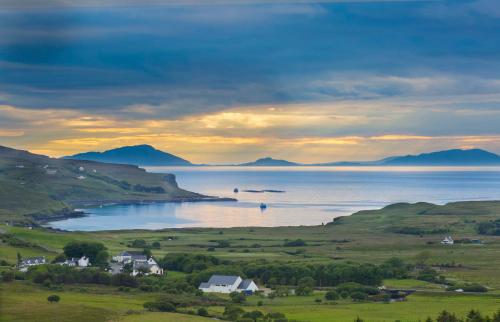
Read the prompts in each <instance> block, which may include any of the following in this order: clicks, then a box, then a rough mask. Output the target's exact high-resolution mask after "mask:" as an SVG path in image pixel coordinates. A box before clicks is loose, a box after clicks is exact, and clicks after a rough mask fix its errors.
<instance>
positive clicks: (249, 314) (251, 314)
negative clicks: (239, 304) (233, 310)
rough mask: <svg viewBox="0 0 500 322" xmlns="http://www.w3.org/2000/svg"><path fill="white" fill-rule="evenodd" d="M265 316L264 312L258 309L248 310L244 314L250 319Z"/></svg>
mask: <svg viewBox="0 0 500 322" xmlns="http://www.w3.org/2000/svg"><path fill="white" fill-rule="evenodd" d="M263 316H264V314H262V312H261V311H257V310H254V311H251V312H246V313H244V314H243V318H247V319H250V321H252V322H253V321H257V320H258V319H260V318H262V317H263Z"/></svg>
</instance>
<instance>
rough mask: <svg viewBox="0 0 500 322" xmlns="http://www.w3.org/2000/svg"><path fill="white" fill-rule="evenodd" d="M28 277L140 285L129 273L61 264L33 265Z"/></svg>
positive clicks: (44, 280) (46, 280)
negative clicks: (114, 272)
mask: <svg viewBox="0 0 500 322" xmlns="http://www.w3.org/2000/svg"><path fill="white" fill-rule="evenodd" d="M26 277H27V278H28V279H30V280H32V281H33V282H34V283H37V284H44V285H46V286H49V285H52V284H104V285H115V286H126V287H138V286H139V281H138V280H137V279H136V278H134V277H132V276H130V275H129V274H116V275H110V274H109V273H106V272H104V271H102V270H100V269H97V268H89V269H83V270H82V269H76V268H73V267H68V266H61V265H39V266H33V267H31V268H30V269H29V270H28V272H27V274H26Z"/></svg>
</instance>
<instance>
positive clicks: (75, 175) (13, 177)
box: [0, 146, 234, 221]
mask: <svg viewBox="0 0 500 322" xmlns="http://www.w3.org/2000/svg"><path fill="white" fill-rule="evenodd" d="M222 200H234V199H219V198H215V197H209V196H204V195H201V194H197V193H194V192H190V191H186V190H183V189H181V188H179V187H178V185H177V182H176V180H175V176H174V175H172V174H160V173H148V172H146V171H145V170H144V169H141V168H139V167H138V166H133V165H123V164H111V163H101V162H94V161H83V160H71V159H55V158H49V157H47V156H43V155H37V154H32V153H29V152H27V151H21V150H15V149H11V148H7V147H1V146H0V218H2V219H6V220H28V221H29V220H35V221H50V220H52V219H64V218H71V217H74V216H81V215H82V214H81V213H78V212H76V213H75V211H74V209H75V207H85V206H98V205H102V204H109V203H120V204H122V203H148V202H184V201H222Z"/></svg>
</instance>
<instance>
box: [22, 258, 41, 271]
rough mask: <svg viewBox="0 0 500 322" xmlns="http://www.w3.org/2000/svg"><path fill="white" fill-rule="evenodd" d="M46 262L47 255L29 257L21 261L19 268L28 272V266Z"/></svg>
mask: <svg viewBox="0 0 500 322" xmlns="http://www.w3.org/2000/svg"><path fill="white" fill-rule="evenodd" d="M45 263H46V260H45V257H43V256H39V257H28V258H25V259H23V260H21V262H20V263H19V270H20V271H21V272H27V271H28V268H29V267H30V266H37V265H43V264H45Z"/></svg>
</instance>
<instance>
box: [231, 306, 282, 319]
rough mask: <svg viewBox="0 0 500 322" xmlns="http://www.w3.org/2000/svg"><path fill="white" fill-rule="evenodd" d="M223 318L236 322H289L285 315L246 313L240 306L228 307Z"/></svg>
mask: <svg viewBox="0 0 500 322" xmlns="http://www.w3.org/2000/svg"><path fill="white" fill-rule="evenodd" d="M223 317H224V319H225V320H229V321H236V322H257V321H259V322H288V319H287V318H286V316H285V314H283V313H280V312H272V313H267V314H264V313H262V312H261V311H259V310H253V311H249V312H245V311H244V310H243V309H242V308H240V307H238V306H232V305H230V306H226V307H225V309H224V313H223Z"/></svg>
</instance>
